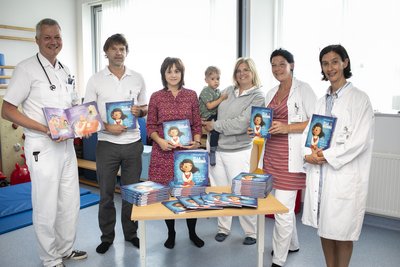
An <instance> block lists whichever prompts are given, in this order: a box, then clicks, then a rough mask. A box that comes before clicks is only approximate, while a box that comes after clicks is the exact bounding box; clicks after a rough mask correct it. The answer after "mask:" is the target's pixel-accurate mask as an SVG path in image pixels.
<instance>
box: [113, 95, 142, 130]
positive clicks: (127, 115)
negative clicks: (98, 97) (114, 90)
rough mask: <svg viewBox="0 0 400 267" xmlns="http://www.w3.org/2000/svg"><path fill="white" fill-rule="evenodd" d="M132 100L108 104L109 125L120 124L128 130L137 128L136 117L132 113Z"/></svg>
mask: <svg viewBox="0 0 400 267" xmlns="http://www.w3.org/2000/svg"><path fill="white" fill-rule="evenodd" d="M133 102H134V101H133V99H132V100H126V101H116V102H106V114H107V123H108V124H119V125H122V126H126V127H127V129H128V130H129V129H135V128H136V117H135V116H133V114H132V112H131V107H132V105H133V104H134V103H133Z"/></svg>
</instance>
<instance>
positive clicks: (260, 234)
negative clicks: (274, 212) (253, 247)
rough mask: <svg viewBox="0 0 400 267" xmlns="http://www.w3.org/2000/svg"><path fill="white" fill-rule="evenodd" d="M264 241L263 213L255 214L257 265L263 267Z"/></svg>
mask: <svg viewBox="0 0 400 267" xmlns="http://www.w3.org/2000/svg"><path fill="white" fill-rule="evenodd" d="M264 241H265V215H264V214H259V215H257V251H258V264H257V266H258V267H263V260H264Z"/></svg>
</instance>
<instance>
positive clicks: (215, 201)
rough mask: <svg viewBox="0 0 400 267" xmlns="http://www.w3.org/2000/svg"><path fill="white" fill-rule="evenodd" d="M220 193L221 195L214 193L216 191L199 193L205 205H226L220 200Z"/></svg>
mask: <svg viewBox="0 0 400 267" xmlns="http://www.w3.org/2000/svg"><path fill="white" fill-rule="evenodd" d="M221 195H222V193H216V192H209V193H201V194H200V196H201V198H202V199H203V201H204V203H205V204H206V205H210V206H220V207H226V206H227V204H226V202H223V201H222V199H221V197H222V196H221Z"/></svg>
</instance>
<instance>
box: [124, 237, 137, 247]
mask: <svg viewBox="0 0 400 267" xmlns="http://www.w3.org/2000/svg"><path fill="white" fill-rule="evenodd" d="M126 241H128V242H131V243H132V245H133V246H134V247H137V248H139V246H140V245H139V244H140V242H139V238H137V237H134V238H132V239H131V240H126Z"/></svg>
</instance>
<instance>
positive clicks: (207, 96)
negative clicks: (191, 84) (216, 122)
mask: <svg viewBox="0 0 400 267" xmlns="http://www.w3.org/2000/svg"><path fill="white" fill-rule="evenodd" d="M220 97H221V92H220V90H219V89H212V88H211V87H209V86H206V87H204V88H203V90H202V91H201V93H200V96H199V103H200V116H201V117H202V118H205V119H208V118H209V117H211V116H215V115H217V110H218V106H217V107H215V108H213V109H208V108H207V103H209V102H212V101H215V100H217V99H218V98H220Z"/></svg>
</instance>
